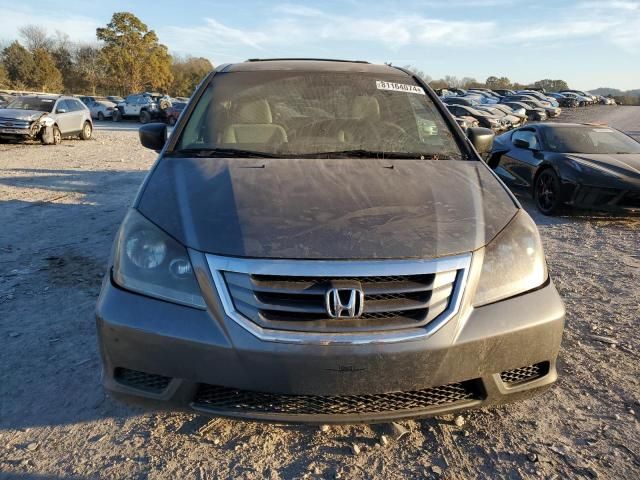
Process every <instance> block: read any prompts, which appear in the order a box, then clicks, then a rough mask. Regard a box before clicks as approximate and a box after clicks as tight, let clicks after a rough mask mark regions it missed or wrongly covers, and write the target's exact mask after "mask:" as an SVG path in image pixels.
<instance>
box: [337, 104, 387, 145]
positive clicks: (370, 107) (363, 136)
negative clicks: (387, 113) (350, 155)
mask: <svg viewBox="0 0 640 480" xmlns="http://www.w3.org/2000/svg"><path fill="white" fill-rule="evenodd" d="M351 117H352V118H354V119H356V120H358V121H353V120H352V121H351V125H350V126H349V127H348V128H345V129H344V130H343V131H342V132H341V133H340V138H341V139H342V141H344V142H348V143H368V142H370V141H372V140H374V139H375V138H376V136H377V133H376V132H375V131H374V130H373V129H372V128H371V125H372V123H377V122H378V121H379V120H380V104H379V103H378V100H377V99H376V98H375V97H367V96H363V95H361V96H358V97H356V98H354V99H353V103H352V104H351Z"/></svg>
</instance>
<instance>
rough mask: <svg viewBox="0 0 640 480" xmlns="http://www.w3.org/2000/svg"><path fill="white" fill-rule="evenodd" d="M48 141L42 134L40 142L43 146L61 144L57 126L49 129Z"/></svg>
mask: <svg viewBox="0 0 640 480" xmlns="http://www.w3.org/2000/svg"><path fill="white" fill-rule="evenodd" d="M50 140H51V141H49V139H47V138H46V135H45V134H44V133H43V134H42V138H41V139H40V141H41V142H42V144H43V145H60V144H61V143H62V132H60V129H59V128H58V126H57V125H54V126H53V127H51V137H50Z"/></svg>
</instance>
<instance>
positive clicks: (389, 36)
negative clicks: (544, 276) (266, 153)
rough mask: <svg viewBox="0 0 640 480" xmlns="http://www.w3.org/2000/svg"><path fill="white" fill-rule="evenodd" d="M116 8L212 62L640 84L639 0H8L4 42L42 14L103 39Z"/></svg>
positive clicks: (1, 11) (87, 38) (45, 21)
mask: <svg viewBox="0 0 640 480" xmlns="http://www.w3.org/2000/svg"><path fill="white" fill-rule="evenodd" d="M115 11H129V12H132V13H134V14H135V15H137V16H138V17H139V18H140V19H141V20H142V21H143V22H145V23H146V24H147V26H148V27H149V28H150V29H153V30H155V31H156V33H157V34H158V36H159V38H160V41H161V42H162V43H164V44H165V45H167V46H168V47H169V50H170V51H171V52H172V53H173V54H177V55H188V54H190V55H193V56H202V57H206V58H208V59H209V60H211V61H212V62H213V63H214V65H219V64H222V63H230V62H237V61H243V60H246V59H247V58H273V57H322V58H342V59H355V60H368V61H370V62H375V63H383V62H391V63H393V64H394V65H400V66H404V65H407V64H410V65H413V66H415V67H417V68H419V69H421V70H422V71H424V72H425V73H427V74H428V75H430V76H431V77H433V78H441V77H443V76H444V75H455V76H458V77H473V78H476V79H478V80H480V81H484V80H485V79H486V78H487V77H488V76H490V75H496V76H498V77H500V76H506V77H508V78H509V79H511V80H512V81H518V82H521V83H529V82H533V81H535V80H540V79H543V78H552V79H563V80H566V81H567V82H568V83H569V85H570V86H571V87H572V88H577V89H587V90H588V89H593V88H597V87H613V88H619V89H622V90H627V89H635V88H640V0H599V1H598V0H526V1H520V0H445V1H437V0H405V1H400V2H399V1H393V0H386V1H376V0H342V1H337V0H324V1H316V0H308V1H305V2H293V1H291V2H287V1H283V2H279V0H270V1H269V0H267V1H262V0H221V1H212V0H180V1H176V0H172V1H165V0H157V1H153V2H151V1H147V2H144V1H138V0H126V1H123V0H114V1H107V0H105V1H100V2H98V1H96V2H86V0H84V1H82V2H81V1H79V0H46V1H45V0H21V1H17V0H0V19H1V20H0V25H2V28H1V29H0V42H3V43H5V44H6V42H7V41H9V40H13V39H15V38H18V36H19V34H18V28H19V27H20V26H21V25H24V24H39V25H42V26H44V27H46V28H47V29H48V30H50V31H51V33H54V32H55V30H60V31H62V32H65V33H66V34H68V35H69V37H70V38H71V39H72V40H76V41H82V42H94V43H95V42H96V39H95V29H96V28H97V27H99V26H103V25H105V24H106V23H108V22H109V19H110V18H111V15H112V14H113V12H115Z"/></svg>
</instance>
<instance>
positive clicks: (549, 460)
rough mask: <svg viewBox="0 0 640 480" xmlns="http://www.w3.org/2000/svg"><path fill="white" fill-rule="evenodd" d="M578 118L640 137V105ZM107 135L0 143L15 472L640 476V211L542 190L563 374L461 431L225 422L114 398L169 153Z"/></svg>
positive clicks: (6, 355) (6, 357)
mask: <svg viewBox="0 0 640 480" xmlns="http://www.w3.org/2000/svg"><path fill="white" fill-rule="evenodd" d="M561 119H562V120H572V119H578V120H581V121H587V120H590V121H606V122H609V123H610V124H611V125H613V126H615V127H618V128H620V129H622V130H625V131H627V132H630V133H632V134H633V135H636V136H638V138H640V107H605V106H602V107H591V108H587V109H581V110H578V111H576V112H567V113H566V114H565V115H563V117H562V118H561ZM105 127H106V129H101V130H98V131H97V132H96V134H95V139H94V140H92V141H88V142H82V141H79V140H69V141H65V142H64V143H63V144H62V145H60V146H56V147H42V146H40V145H36V144H32V145H0V478H2V479H27V478H29V479H31V478H34V479H45V478H46V479H62V478H65V479H88V478H154V479H155V478H163V479H164V478H166V479H173V478H195V479H214V478H247V479H261V478H268V479H290V478H343V479H352V478H355V479H358V478H381V479H401V478H402V479H404V478H438V477H440V478H451V479H454V478H455V479H460V478H508V479H520V478H544V479H561V478H562V479H564V478H586V479H590V478H603V479H614V478H626V479H631V478H638V477H640V428H639V423H638V416H639V414H640V385H639V381H640V380H639V379H640V367H639V365H640V348H639V347H640V333H639V328H638V327H639V325H640V323H639V315H640V314H639V310H640V309H639V299H640V218H618V217H609V216H595V215H585V214H582V215H576V216H565V217H558V218H545V217H542V216H541V215H539V214H537V213H536V212H535V211H534V209H533V207H532V204H531V203H530V202H529V201H527V200H526V199H523V203H524V205H525V207H526V208H527V210H528V211H529V212H531V213H532V215H533V217H534V218H535V220H536V222H537V223H538V224H539V226H540V230H541V233H542V237H543V241H544V244H545V248H546V254H547V258H548V262H549V267H550V270H551V272H552V275H553V279H554V281H555V283H556V285H557V287H558V289H559V291H560V293H561V295H562V297H563V299H564V301H565V302H566V306H567V328H566V333H565V339H564V342H563V349H562V352H561V359H560V381H559V383H558V384H557V385H556V386H555V387H553V388H552V389H551V390H549V391H548V392H546V393H545V394H543V395H542V396H540V397H537V398H534V399H531V400H528V401H525V402H522V403H518V404H513V405H510V406H507V407H503V408H499V409H490V410H478V411H472V412H468V413H465V414H464V416H463V417H464V425H462V426H457V425H456V422H454V417H452V416H446V417H440V418H435V419H430V420H424V421H409V422H402V423H401V424H400V425H399V427H401V428H403V429H406V431H407V434H405V435H402V436H400V438H397V435H395V434H396V433H397V432H398V430H397V429H396V431H395V432H394V431H391V430H390V427H389V426H384V425H377V426H366V425H358V426H340V427H331V428H330V429H328V430H327V431H323V430H321V429H319V428H317V427H306V426H279V425H268V424H258V423H246V422H240V421H232V420H220V419H218V420H210V419H208V418H204V417H198V416H196V415H191V414H182V413H178V414H176V413H163V412H160V413H159V412H148V411H143V410H140V409H137V408H132V407H128V406H125V405H121V404H119V403H116V402H114V401H112V400H111V399H109V398H108V397H105V395H104V393H103V390H102V388H101V386H100V380H99V357H98V350H97V345H96V335H95V326H94V319H93V309H94V305H95V302H96V298H97V295H98V290H99V287H100V281H101V277H102V275H103V274H104V270H105V262H106V260H107V257H108V255H109V250H110V247H111V243H112V240H113V237H114V235H115V232H116V229H117V227H118V225H119V222H120V221H121V220H122V218H123V215H124V213H125V210H126V208H127V206H128V205H129V204H130V202H131V201H132V199H133V197H134V195H135V193H136V190H137V188H138V185H139V184H140V182H141V181H142V179H143V177H144V175H145V172H146V171H147V169H148V168H149V166H150V165H151V164H152V162H153V161H154V157H155V155H154V153H153V152H151V151H148V150H144V149H143V148H142V147H141V146H140V145H139V143H138V141H137V133H136V132H135V131H126V130H118V131H111V130H109V129H108V124H107V125H106V126H105ZM458 423H461V422H458ZM385 432H386V433H387V435H389V434H390V433H391V435H389V436H390V442H388V443H387V444H385V443H386V442H383V441H382V439H381V435H382V434H383V433H385ZM354 445H355V446H357V447H358V449H359V450H360V451H359V452H358V453H354Z"/></svg>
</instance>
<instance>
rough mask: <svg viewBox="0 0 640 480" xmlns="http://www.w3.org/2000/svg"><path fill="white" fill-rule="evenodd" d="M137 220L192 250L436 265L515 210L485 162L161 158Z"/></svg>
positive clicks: (491, 232) (495, 229) (472, 245)
mask: <svg viewBox="0 0 640 480" xmlns="http://www.w3.org/2000/svg"><path fill="white" fill-rule="evenodd" d="M136 206H137V208H138V209H139V211H140V212H141V213H142V214H143V215H145V216H146V217H147V218H149V219H150V220H151V221H153V222H154V223H155V224H157V225H158V226H160V227H161V228H162V229H164V230H165V231H166V232H168V233H169V234H171V235H172V236H174V237H175V238H177V239H178V240H179V241H180V242H182V243H183V244H184V245H186V246H188V247H191V248H194V249H196V250H200V251H204V252H208V253H214V254H218V255H229V256H240V257H262V258H306V259H310V258H311V259H372V258H436V257H441V256H445V255H453V254H458V253H463V252H469V251H472V250H475V249H477V248H480V247H482V246H483V245H485V244H486V243H487V242H488V241H490V240H491V239H492V238H493V237H495V235H496V234H498V233H499V232H500V230H501V229H502V228H503V227H504V226H505V225H506V224H507V223H508V222H509V220H510V219H511V218H513V216H514V215H515V214H516V212H517V207H516V204H515V203H514V201H513V200H512V198H511V196H510V195H509V194H508V193H507V191H506V190H505V188H504V187H503V186H502V185H501V184H500V183H499V182H498V180H496V178H495V177H494V176H493V174H492V173H491V172H490V171H489V170H488V168H487V167H486V165H484V164H483V163H481V162H479V161H475V162H474V161H447V160H441V161H429V160H377V159H333V160H318V159H237V158H235V159H219V158H214V159H211V158H209V159H206V158H203V159H189V158H164V159H162V160H160V162H159V164H158V165H157V166H156V168H155V169H154V171H153V173H152V174H151V177H150V178H149V180H148V182H147V185H146V187H145V188H144V190H143V192H142V193H141V196H140V198H139V201H138V202H137V205H136Z"/></svg>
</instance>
